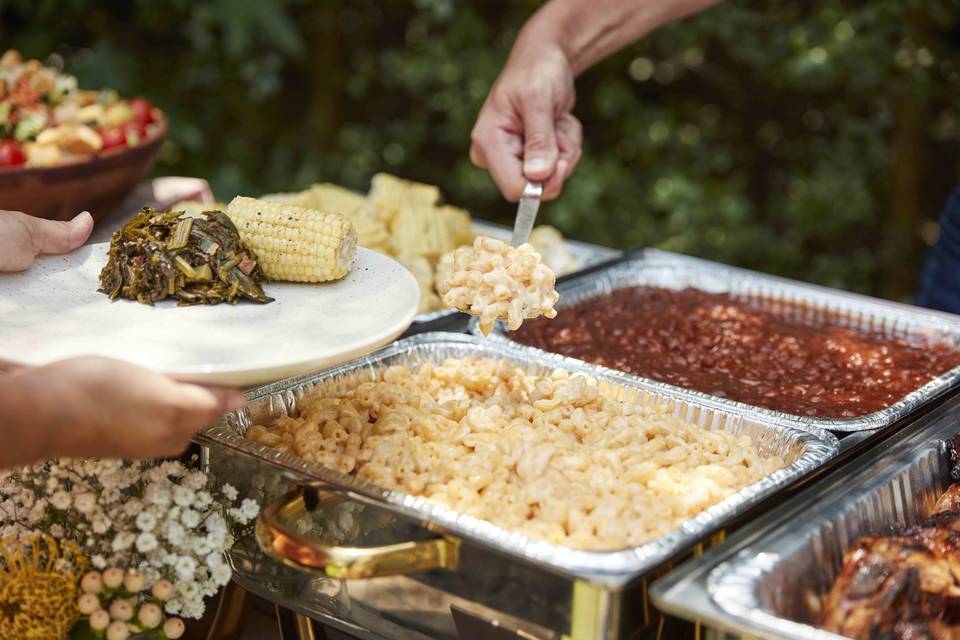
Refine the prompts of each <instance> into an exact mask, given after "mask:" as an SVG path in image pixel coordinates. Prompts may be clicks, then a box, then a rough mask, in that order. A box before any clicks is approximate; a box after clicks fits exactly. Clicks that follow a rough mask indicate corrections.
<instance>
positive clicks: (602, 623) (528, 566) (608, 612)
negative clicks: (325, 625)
mask: <svg viewBox="0 0 960 640" xmlns="http://www.w3.org/2000/svg"><path fill="white" fill-rule="evenodd" d="M467 355H481V356H490V357H499V358H506V359H509V360H511V361H513V362H515V363H517V364H519V365H520V366H522V367H524V368H525V369H527V370H528V371H530V372H534V373H544V372H547V371H551V370H553V369H556V368H562V369H566V370H568V371H571V372H580V373H585V374H589V375H592V376H593V377H595V378H597V379H598V381H599V383H600V387H601V392H602V393H604V394H608V395H609V396H610V397H613V398H617V399H621V400H623V401H626V402H632V403H638V404H642V405H650V404H662V405H664V406H666V407H668V408H670V409H671V410H672V411H673V413H674V414H675V415H677V416H680V417H682V418H684V419H687V420H689V421H692V422H695V423H697V424H699V425H701V426H704V427H705V428H709V429H725V430H728V431H731V432H734V433H743V434H749V435H750V436H751V437H753V438H754V440H755V441H756V442H757V444H758V445H759V446H760V447H761V449H762V450H763V451H764V452H768V453H776V454H778V455H781V456H782V457H783V458H784V460H785V461H786V463H787V466H786V467H785V468H783V469H781V470H779V471H777V472H775V473H774V474H772V475H770V476H768V477H767V478H765V479H763V480H761V481H758V482H756V483H754V484H752V485H750V486H748V487H746V488H744V489H743V490H741V491H739V492H738V493H736V494H733V495H731V496H729V497H728V498H727V499H725V500H724V501H722V502H720V503H719V504H717V505H715V506H714V507H712V508H710V509H707V510H706V511H704V512H702V513H700V514H699V515H698V516H696V517H694V518H692V519H690V520H688V521H686V522H685V523H683V524H682V525H681V526H680V527H678V528H677V529H675V530H674V531H672V532H670V533H668V534H667V535H664V536H663V537H661V538H658V539H654V540H652V541H650V542H647V543H645V544H642V545H640V546H637V547H635V548H629V549H622V550H617V551H604V552H599V551H583V550H576V549H570V548H565V547H560V546H557V545H553V544H549V543H546V542H541V541H535V540H531V539H529V538H527V537H525V536H523V535H521V534H518V533H514V532H511V531H507V530H504V529H501V528H499V527H497V526H494V525H492V524H490V523H488V522H484V521H481V520H478V519H476V518H472V517H470V516H466V515H463V514H460V513H457V512H454V511H452V510H450V509H448V508H446V507H443V506H442V505H439V504H436V503H432V502H429V501H427V500H424V499H421V498H417V497H413V496H409V495H406V494H402V493H399V492H394V491H386V490H383V489H380V488H378V487H376V486H373V485H372V484H370V483H367V482H364V481H360V480H357V479H356V478H353V477H350V476H346V475H344V474H340V473H338V472H335V471H333V470H330V469H327V468H324V467H321V466H319V465H316V464H312V463H309V462H306V461H304V460H301V459H299V458H296V457H294V456H291V455H287V454H283V453H280V452H277V451H275V450H273V449H270V448H267V447H264V446H262V445H259V444H256V443H254V442H252V441H248V440H247V439H246V438H244V437H243V434H244V432H245V430H246V429H247V428H248V427H249V426H250V425H251V424H253V423H254V422H255V421H264V420H269V419H270V418H271V417H276V416H278V415H281V414H284V413H289V412H295V411H296V407H297V402H298V401H299V399H301V398H302V397H303V395H304V393H306V392H307V391H309V389H310V388H311V387H313V386H314V385H316V384H318V383H321V382H324V381H326V380H330V379H335V378H338V377H340V376H344V375H347V374H350V373H356V372H362V371H370V372H373V371H374V370H375V369H377V368H379V367H383V366H386V365H391V364H404V363H409V364H414V363H417V362H423V361H426V360H431V361H434V362H439V361H442V360H444V359H446V358H448V357H463V356H467ZM199 442H200V444H201V445H202V446H203V450H204V457H203V460H204V464H205V466H206V468H207V469H208V471H209V472H210V473H211V474H212V475H213V476H214V478H215V479H216V480H218V481H220V482H230V483H232V484H234V485H235V486H237V487H238V488H239V489H240V491H241V493H242V495H244V496H249V497H254V498H256V499H257V500H258V501H260V502H261V504H262V505H264V509H263V512H262V514H261V518H260V521H259V523H258V526H257V532H256V533H257V536H259V538H260V542H261V546H262V547H263V548H266V549H268V550H269V552H270V554H271V555H273V556H275V557H279V558H281V559H282V562H281V561H277V560H274V559H270V558H268V557H267V556H266V555H265V554H264V553H262V552H261V550H260V547H258V545H257V544H256V541H255V537H256V536H255V535H253V534H249V535H245V536H243V537H242V538H241V539H240V540H239V541H238V543H237V545H236V547H235V549H234V551H233V552H232V555H231V561H232V563H233V566H234V568H235V570H236V573H237V578H238V580H239V581H240V583H241V584H242V585H244V586H245V587H248V588H250V589H252V590H253V591H255V592H257V593H260V594H263V595H266V596H267V597H269V598H271V599H273V600H275V601H278V602H280V603H281V604H284V605H285V606H288V607H289V608H291V609H294V610H297V611H301V612H303V613H307V614H309V615H311V616H313V617H316V618H319V619H324V620H326V621H328V622H330V623H332V624H340V625H348V626H350V630H351V631H352V632H354V633H358V629H362V630H366V631H369V632H370V633H373V634H377V635H380V636H382V637H387V638H420V637H430V638H434V637H440V638H457V637H458V635H457V628H456V627H457V623H456V620H458V619H459V620H463V619H465V617H466V619H471V620H482V621H485V622H486V623H487V624H488V625H490V628H493V627H497V628H500V629H504V628H513V629H516V630H517V633H520V634H521V635H523V634H525V637H528V638H541V639H547V638H557V639H559V638H570V639H572V640H586V639H593V638H603V639H614V638H624V637H627V636H629V635H630V634H632V633H633V632H634V631H636V630H637V629H640V628H642V627H643V626H644V625H645V624H648V623H650V622H651V620H653V612H652V611H651V610H650V609H649V607H648V603H647V600H646V580H647V579H648V578H649V577H650V576H652V575H657V574H658V572H662V571H663V568H664V566H665V565H666V564H667V563H669V562H670V561H671V560H672V559H673V558H675V557H677V556H678V555H680V554H684V553H688V552H690V551H691V550H692V549H699V548H701V547H702V545H703V544H705V543H709V542H710V540H711V538H713V539H716V538H717V537H718V536H719V537H722V527H723V526H724V525H725V523H728V522H729V521H730V520H731V519H733V518H735V517H737V516H738V515H740V514H743V513H744V512H745V511H746V510H748V509H750V508H751V507H753V506H755V505H757V504H758V502H759V501H761V500H762V499H764V498H767V497H770V496H771V495H773V494H775V493H776V492H777V491H779V490H781V489H783V488H785V487H786V486H788V485H790V484H792V483H794V482H796V481H797V480H799V479H800V478H801V477H803V476H804V475H806V474H807V473H809V472H811V471H813V470H814V469H816V468H818V467H819V466H820V465H822V464H824V463H825V462H827V461H828V460H829V459H830V458H832V457H833V456H834V455H836V453H837V451H838V445H837V440H836V438H835V437H834V436H832V435H830V434H829V433H826V432H823V431H819V430H816V429H810V430H806V431H805V430H799V429H795V428H793V427H790V426H786V425H778V424H771V423H769V422H767V421H766V419H765V417H762V416H760V415H759V414H757V413H756V412H754V411H752V410H750V409H749V408H746V407H733V406H729V405H727V404H723V403H719V402H717V401H715V400H713V399H711V398H707V397H701V396H696V395H693V394H691V393H689V392H686V391H683V390H679V389H676V388H673V387H669V386H667V385H661V384H657V383H653V382H647V381H641V380H636V379H633V378H631V377H629V376H625V375H623V374H619V373H616V372H611V371H599V370H597V368H596V367H593V366H592V365H588V364H584V363H580V362H576V361H572V360H568V359H565V358H561V357H558V356H554V355H551V354H546V353H543V352H541V351H538V350H535V349H530V348H527V347H523V346H520V345H514V344H507V343H502V342H500V343H493V342H490V341H482V340H479V339H477V338H474V337H471V336H467V335H457V334H423V335H420V336H415V337H412V338H408V339H406V340H403V341H400V342H398V343H395V344H393V345H391V346H389V347H387V348H385V349H383V350H381V351H379V352H377V353H375V354H373V355H371V356H368V357H366V358H362V359H360V360H357V361H355V362H353V363H350V364H347V365H344V366H341V367H338V368H336V369H332V370H330V371H326V372H322V373H318V374H314V375H310V376H306V377H302V378H297V379H294V380H288V381H283V382H278V383H276V384H272V385H268V386H265V387H261V388H259V389H255V390H253V391H251V392H249V393H248V404H247V406H246V407H245V408H244V409H242V410H241V411H238V412H235V413H233V414H230V415H229V416H227V418H226V419H225V421H224V422H222V423H221V424H219V425H217V426H215V427H214V428H212V429H210V430H208V431H207V432H205V433H204V434H203V435H202V436H201V437H200V438H199ZM451 612H453V613H451ZM418 634H419V635H418Z"/></svg>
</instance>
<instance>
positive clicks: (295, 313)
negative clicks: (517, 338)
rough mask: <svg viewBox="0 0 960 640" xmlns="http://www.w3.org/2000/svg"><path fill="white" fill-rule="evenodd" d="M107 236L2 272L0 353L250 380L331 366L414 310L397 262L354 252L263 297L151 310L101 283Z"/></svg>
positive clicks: (415, 297)
mask: <svg viewBox="0 0 960 640" xmlns="http://www.w3.org/2000/svg"><path fill="white" fill-rule="evenodd" d="M108 246H109V245H108V244H107V243H100V244H92V245H87V246H85V247H82V248H80V249H78V250H77V251H75V252H73V253H71V254H69V255H65V256H47V257H43V258H40V259H39V260H38V261H37V262H36V263H35V264H34V265H33V266H32V267H31V268H30V269H29V270H28V271H26V272H24V273H19V274H0V360H4V361H7V362H9V363H13V364H22V365H43V364H47V363H49V362H53V361H56V360H61V359H63V358H70V357H73V356H81V355H97V356H105V357H111V358H120V359H123V360H127V361H130V362H133V363H136V364H139V365H141V366H144V367H148V368H150V369H153V370H155V371H160V372H162V373H167V374H170V375H172V376H174V377H176V378H178V379H181V380H192V381H197V382H204V383H208V384H223V385H243V386H247V385H254V384H261V383H264V382H271V381H274V380H279V379H281V378H287V377H290V376H294V375H298V374H302V373H306V372H309V371H316V370H319V369H325V368H328V367H332V366H335V365H338V364H341V363H343V362H346V361H347V360H351V359H353V358H357V357H359V356H361V355H364V354H366V353H368V352H370V351H373V350H374V349H376V348H378V347H380V346H383V345H384V344H387V343H388V342H390V341H392V340H394V339H395V338H396V337H397V336H399V335H400V334H401V333H403V332H404V331H405V330H406V329H407V327H409V326H410V323H411V322H412V321H413V316H414V314H415V313H416V311H417V304H418V301H419V296H420V289H419V286H418V285H417V282H416V280H415V279H414V278H413V276H412V275H411V274H410V273H409V272H408V271H407V270H406V269H404V268H403V267H402V266H400V264H398V263H397V262H395V261H394V260H392V259H390V258H388V257H386V256H383V255H380V254H378V253H374V252H373V251H368V250H366V249H358V250H357V261H356V264H355V265H354V267H353V270H352V271H351V272H350V274H349V275H348V276H347V277H346V278H344V279H343V280H340V281H337V282H331V283H324V284H291V283H269V284H267V285H265V286H264V291H265V292H266V293H267V294H268V295H269V296H271V297H273V298H275V300H274V302H271V303H269V304H265V305H261V304H256V303H251V302H240V303H239V304H236V305H229V304H218V305H211V306H203V305H199V306H193V307H177V306H176V303H175V302H173V301H163V302H160V303H158V304H157V305H155V306H153V307H150V306H147V305H143V304H139V303H137V302H134V301H132V300H120V299H118V300H117V301H115V302H110V300H109V299H108V298H107V296H106V295H104V294H102V293H100V292H98V291H97V287H98V286H99V275H100V269H101V268H102V267H103V265H104V264H106V260H107V248H108Z"/></svg>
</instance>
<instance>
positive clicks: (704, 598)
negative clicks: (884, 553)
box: [652, 400, 960, 640]
mask: <svg viewBox="0 0 960 640" xmlns="http://www.w3.org/2000/svg"><path fill="white" fill-rule="evenodd" d="M958 434H960V400H952V401H950V402H949V403H948V404H947V405H945V406H944V407H941V408H938V409H937V410H936V411H934V412H933V413H931V414H929V415H928V416H925V417H924V418H923V420H922V422H921V424H919V425H917V428H916V429H910V430H909V432H908V435H905V436H904V437H900V438H897V440H896V441H894V442H892V443H889V444H887V443H885V444H884V445H883V446H881V447H879V448H877V449H874V450H872V451H870V452H868V453H867V454H865V455H864V456H863V457H860V458H858V459H857V461H856V462H854V463H853V467H851V466H850V465H847V466H846V467H842V468H840V469H839V470H837V471H836V472H834V473H833V474H831V475H830V476H829V477H828V478H825V479H824V480H823V481H822V482H821V483H817V484H816V485H814V486H812V487H811V488H810V489H808V490H807V491H804V492H802V493H801V494H799V495H798V496H797V497H796V498H794V499H792V500H790V501H789V502H787V503H786V504H784V505H783V506H782V507H781V508H778V509H776V510H775V511H771V512H769V513H767V514H766V515H764V516H763V517H762V518H761V519H760V520H757V521H755V522H754V523H751V524H749V525H747V526H746V527H744V528H743V529H741V530H739V531H738V532H737V533H736V535H735V536H734V537H732V538H731V539H730V540H728V542H727V544H725V545H723V546H722V547H718V548H716V549H714V550H713V551H712V552H710V553H708V554H707V555H705V556H703V557H702V558H701V559H699V560H696V561H693V562H688V563H687V564H685V565H683V566H682V567H681V568H679V569H678V570H676V571H675V572H674V573H672V574H670V575H669V576H667V577H666V578H664V579H662V580H660V581H658V582H656V583H655V584H654V585H653V590H652V595H653V600H654V603H655V604H656V605H657V607H659V608H660V609H662V610H664V611H667V612H669V613H672V614H675V615H679V616H682V617H685V618H688V619H695V620H699V621H701V623H702V624H704V625H706V626H707V627H709V628H710V630H711V635H713V636H714V637H725V634H726V633H736V634H738V635H737V637H739V634H749V635H750V636H753V637H761V638H771V639H774V638H776V639H778V640H779V639H787V640H801V639H803V640H838V639H839V638H840V637H841V636H838V635H836V634H833V633H830V632H827V631H823V630H821V629H818V628H816V627H815V626H813V624H812V620H813V619H814V615H815V614H814V611H813V607H814V605H815V603H816V602H818V601H819V598H820V597H821V596H822V595H823V594H825V593H826V592H827V591H828V590H829V589H830V586H831V584H832V583H833V580H834V579H835V577H836V575H837V574H838V572H839V570H840V567H841V564H842V560H843V554H844V552H845V551H846V550H847V549H848V548H849V547H850V545H851V544H853V543H854V542H855V541H856V540H857V539H859V538H860V537H861V536H864V535H871V534H885V533H890V532H892V531H894V530H898V529H902V528H903V527H907V526H910V525H914V524H919V523H920V522H921V521H923V519H924V518H925V517H926V516H927V515H928V514H929V512H930V510H931V509H932V507H933V505H934V503H935V502H936V499H937V497H938V496H939V495H940V494H941V493H943V491H944V490H946V488H947V487H948V486H949V485H950V484H951V478H950V471H951V466H950V449H951V447H952V442H953V439H954V437H955V436H957V435H958Z"/></svg>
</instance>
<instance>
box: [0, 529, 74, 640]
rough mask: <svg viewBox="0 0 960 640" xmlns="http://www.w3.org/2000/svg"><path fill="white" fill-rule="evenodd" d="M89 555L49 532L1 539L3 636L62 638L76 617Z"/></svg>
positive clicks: (34, 639)
mask: <svg viewBox="0 0 960 640" xmlns="http://www.w3.org/2000/svg"><path fill="white" fill-rule="evenodd" d="M86 567H87V559H86V558H85V557H84V556H83V555H81V554H80V551H79V548H78V547H77V545H76V544H74V543H73V542H59V543H58V542H57V541H56V540H54V539H53V538H51V537H50V536H38V537H35V538H33V539H31V540H29V541H22V540H17V539H5V540H3V541H2V542H0V638H24V639H25V640H64V638H66V637H67V634H68V633H69V632H70V628H71V627H72V626H73V623H74V622H76V619H77V616H78V615H79V612H78V611H77V598H78V597H79V595H78V593H77V584H78V582H79V579H80V576H81V575H82V574H83V571H84V570H85V569H86Z"/></svg>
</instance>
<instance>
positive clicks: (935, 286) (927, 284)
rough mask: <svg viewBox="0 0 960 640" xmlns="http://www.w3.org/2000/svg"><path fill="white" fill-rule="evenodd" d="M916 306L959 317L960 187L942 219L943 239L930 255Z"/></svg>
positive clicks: (921, 278)
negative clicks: (955, 314) (956, 314)
mask: <svg viewBox="0 0 960 640" xmlns="http://www.w3.org/2000/svg"><path fill="white" fill-rule="evenodd" d="M915 302H916V303H917V304H918V305H920V306H921V307H928V308H930V309H939V310H940V311H949V312H951V313H960V187H957V188H956V189H955V190H954V191H953V193H951V194H950V198H949V199H948V200H947V204H946V206H945V207H944V209H943V215H942V216H941V217H940V238H939V239H938V240H937V243H936V244H935V245H933V248H931V249H930V253H928V254H927V261H926V263H925V264H924V265H923V272H922V273H921V275H920V286H919V288H918V289H917V297H916V299H915Z"/></svg>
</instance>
